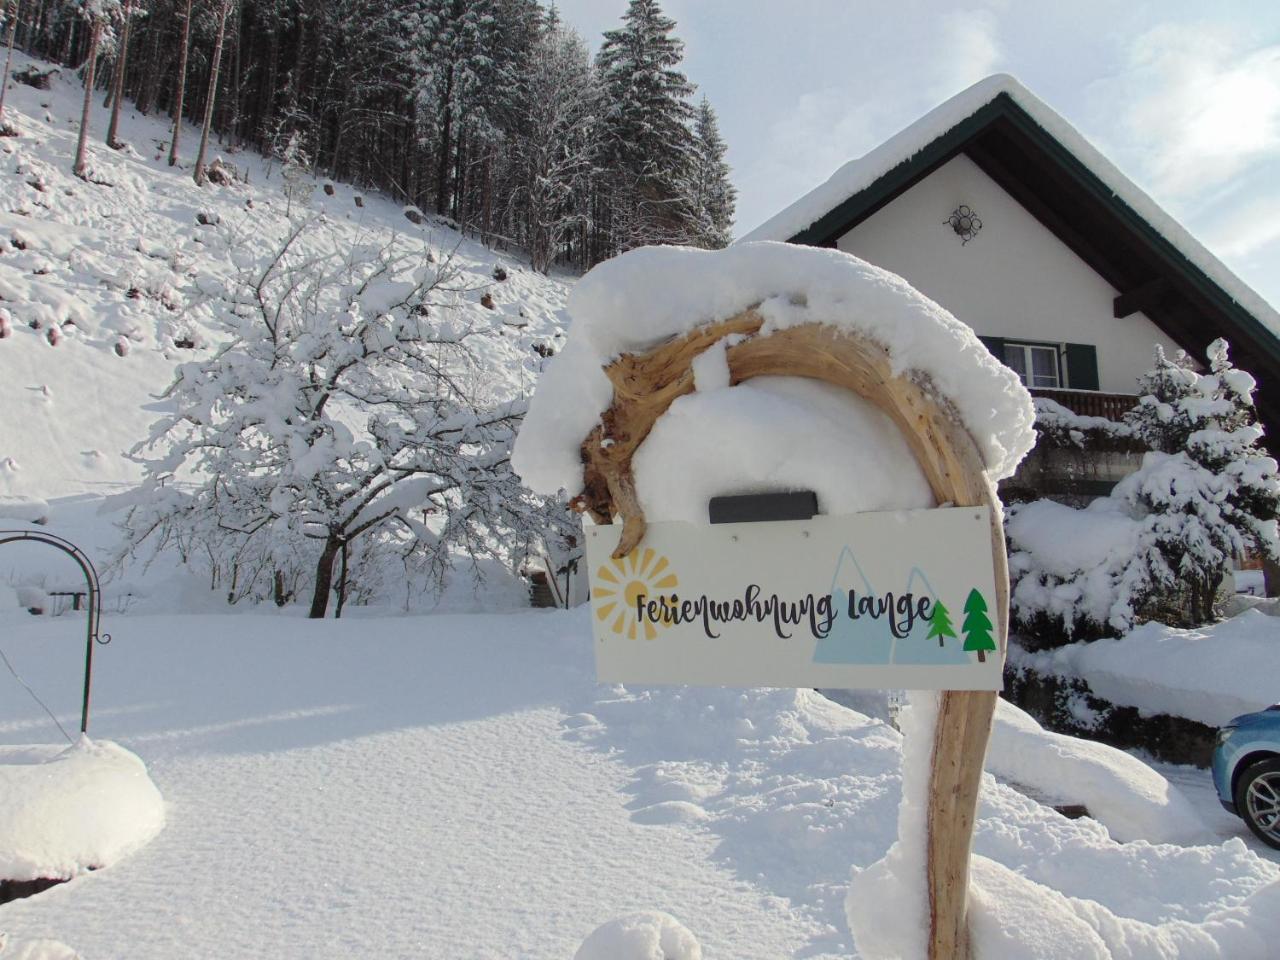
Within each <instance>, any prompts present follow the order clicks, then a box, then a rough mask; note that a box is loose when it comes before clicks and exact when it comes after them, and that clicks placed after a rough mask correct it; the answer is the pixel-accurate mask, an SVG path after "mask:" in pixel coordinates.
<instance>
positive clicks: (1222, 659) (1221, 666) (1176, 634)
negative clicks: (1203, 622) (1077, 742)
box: [1010, 610, 1280, 727]
mask: <svg viewBox="0 0 1280 960" xmlns="http://www.w3.org/2000/svg"><path fill="white" fill-rule="evenodd" d="M1010 660H1011V662H1012V663H1013V665H1014V666H1026V667H1030V668H1032V669H1034V670H1036V671H1037V672H1039V673H1052V674H1060V675H1062V676H1067V677H1074V678H1078V679H1081V680H1084V681H1086V682H1087V683H1088V684H1089V687H1090V688H1091V689H1092V690H1093V692H1094V693H1096V694H1097V695H1098V696H1099V697H1102V698H1104V699H1106V700H1110V701H1111V702H1112V703H1116V704H1123V705H1125V706H1130V707H1136V708H1137V709H1138V712H1139V713H1141V714H1143V715H1144V716H1151V715H1154V714H1161V713H1168V714H1173V715H1174V716H1179V717H1185V718H1187V719H1189V720H1196V721H1198V722H1200V723H1203V724H1206V725H1208V726H1211V727H1218V726H1221V725H1222V724H1224V723H1226V722H1227V721H1228V720H1230V719H1231V718H1233V717H1237V716H1239V715H1240V714H1242V713H1252V712H1253V711H1255V710H1261V709H1263V708H1264V707H1267V706H1270V705H1271V704H1273V703H1276V702H1280V628H1277V625H1276V620H1275V618H1274V617H1269V616H1267V615H1266V614H1264V613H1262V612H1261V611H1258V610H1245V611H1244V612H1243V613H1240V614H1239V615H1237V616H1235V617H1232V618H1231V619H1229V620H1223V621H1221V622H1219V623H1215V624H1210V625H1209V626H1206V627H1199V628H1196V629H1191V630H1180V629H1178V628H1176V627H1167V626H1164V625H1163V624H1159V623H1144V624H1142V625H1141V626H1139V627H1136V628H1135V629H1134V630H1133V631H1132V632H1131V633H1129V634H1128V635H1127V636H1124V637H1122V638H1119V639H1107V640H1097V641H1094V642H1092V643H1073V644H1071V645H1069V646H1065V647H1059V648H1057V649H1056V650H1049V651H1044V652H1040V653H1029V652H1027V651H1024V650H1020V649H1018V648H1017V647H1016V645H1014V644H1011V645H1010Z"/></svg>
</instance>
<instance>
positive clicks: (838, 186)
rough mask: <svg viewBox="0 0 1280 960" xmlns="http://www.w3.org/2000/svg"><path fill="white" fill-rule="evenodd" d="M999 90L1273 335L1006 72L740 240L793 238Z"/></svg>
mask: <svg viewBox="0 0 1280 960" xmlns="http://www.w3.org/2000/svg"><path fill="white" fill-rule="evenodd" d="M1001 95H1005V96H1007V97H1008V98H1009V99H1011V100H1012V101H1013V102H1014V103H1015V104H1016V105H1017V106H1018V107H1020V108H1021V109H1022V110H1023V111H1024V112H1025V113H1026V114H1027V115H1028V116H1029V117H1030V118H1031V119H1032V120H1033V121H1034V122H1035V123H1036V124H1038V125H1039V126H1040V127H1041V128H1042V129H1043V130H1044V131H1045V132H1046V133H1048V134H1049V135H1050V136H1051V137H1053V139H1055V140H1056V141H1057V142H1058V143H1059V144H1061V146H1062V147H1064V148H1065V149H1066V150H1067V151H1068V152H1070V153H1071V154H1072V155H1073V156H1074V157H1075V159H1076V160H1078V161H1079V162H1080V163H1082V164H1083V165H1084V166H1085V167H1086V168H1088V170H1089V172H1091V173H1092V174H1093V175H1094V176H1095V177H1097V178H1098V180H1100V181H1101V182H1102V183H1103V184H1104V185H1105V186H1106V188H1108V189H1109V190H1110V191H1111V192H1112V194H1113V195H1114V197H1115V198H1116V199H1118V200H1120V201H1122V202H1123V203H1124V204H1126V205H1127V206H1128V207H1130V208H1131V209H1132V210H1133V212H1134V213H1136V214H1137V215H1138V216H1139V217H1141V218H1142V219H1143V220H1145V221H1146V223H1147V225H1148V226H1150V227H1151V228H1152V229H1153V230H1155V231H1156V232H1157V233H1158V234H1159V235H1160V236H1161V237H1163V238H1164V239H1165V240H1167V241H1168V242H1169V243H1170V244H1171V245H1172V246H1173V247H1174V248H1175V249H1176V250H1177V252H1179V253H1181V254H1182V255H1183V256H1184V257H1185V258H1186V259H1187V260H1188V261H1190V263H1191V264H1193V265H1194V266H1195V267H1197V268H1198V269H1199V270H1200V271H1201V272H1202V273H1204V275H1205V276H1206V277H1207V278H1209V279H1210V280H1212V281H1213V282H1214V283H1215V284H1217V285H1218V286H1219V287H1220V288H1221V289H1222V291H1223V292H1224V293H1226V294H1227V296H1229V297H1230V298H1231V299H1232V300H1233V301H1234V302H1235V303H1236V304H1238V305H1239V306H1240V307H1242V308H1243V309H1245V310H1246V311H1248V312H1249V313H1250V314H1252V315H1253V316H1254V318H1255V319H1257V320H1258V321H1260V322H1261V323H1263V324H1264V325H1265V326H1266V327H1267V328H1268V330H1269V332H1270V333H1271V334H1272V335H1273V336H1276V335H1280V313H1277V311H1276V310H1275V308H1273V307H1272V306H1271V305H1270V304H1269V303H1267V301H1266V300H1264V299H1263V298H1262V297H1261V296H1260V295H1259V294H1258V293H1257V292H1255V291H1254V290H1253V289H1252V288H1251V287H1249V285H1248V284H1246V283H1245V282H1244V281H1243V280H1241V279H1240V278H1239V277H1237V276H1236V275H1235V274H1234V273H1232V272H1231V270H1229V269H1228V268H1227V267H1226V265H1225V264H1223V263H1222V261H1221V260H1219V259H1218V258H1217V257H1215V256H1214V255H1213V254H1212V253H1210V252H1209V251H1208V250H1207V249H1206V248H1205V246H1204V245H1203V244H1202V243H1200V241H1198V240H1197V239H1196V238H1195V237H1193V236H1192V235H1191V234H1190V233H1189V232H1187V229H1186V228H1185V227H1183V226H1182V224H1180V223H1179V222H1178V221H1177V220H1175V219H1174V218H1173V217H1172V216H1170V215H1169V214H1168V213H1167V212H1165V211H1164V210H1163V209H1162V208H1161V207H1160V205H1159V204H1157V203H1156V202H1155V201H1154V200H1152V199H1151V197H1150V196H1148V195H1147V194H1146V193H1145V192H1144V191H1143V190H1142V189H1141V188H1139V187H1138V186H1137V185H1136V184H1135V183H1134V182H1133V181H1132V180H1130V179H1129V178H1128V177H1126V176H1125V175H1124V174H1123V173H1121V172H1120V170H1119V169H1118V168H1117V167H1116V166H1115V164H1113V163H1112V162H1111V161H1110V160H1108V159H1107V158H1106V157H1105V156H1103V155H1102V153H1101V152H1100V151H1099V150H1098V149H1097V148H1096V147H1095V146H1093V144H1091V143H1090V142H1089V141H1088V140H1087V139H1086V138H1085V136H1084V135H1083V134H1081V133H1080V131H1078V130H1077V129H1076V128H1075V127H1073V126H1072V125H1071V124H1070V123H1068V122H1067V121H1066V120H1065V119H1064V118H1063V117H1062V115H1061V114H1059V113H1058V112H1057V111H1056V110H1054V109H1053V108H1052V107H1050V106H1049V105H1048V104H1046V103H1045V102H1044V101H1043V100H1041V99H1040V98H1039V97H1037V96H1036V95H1035V94H1034V93H1032V92H1031V91H1030V90H1028V89H1027V88H1026V87H1025V86H1023V84H1022V83H1021V82H1019V81H1018V80H1017V79H1016V78H1014V77H1011V76H1009V75H1008V74H995V75H994V76H990V77H987V78H986V79H985V80H980V81H978V82H977V83H975V84H974V85H973V86H971V87H969V88H968V89H967V90H964V91H962V92H961V93H958V94H957V95H956V96H954V97H952V98H951V99H950V100H948V101H946V102H945V103H943V104H941V105H940V106H937V107H935V108H934V109H933V110H930V111H929V112H928V113H926V114H925V115H924V116H923V117H921V118H920V119H919V120H917V121H916V122H915V123H913V124H911V125H910V126H908V127H906V128H905V129H904V130H902V131H901V132H899V133H898V134H896V135H894V136H893V137H890V138H889V139H888V140H886V141H885V142H884V143H882V144H880V146H878V147H876V148H875V149H874V150H871V151H870V152H869V153H866V154H864V155H863V156H861V157H858V158H857V159H855V160H850V161H849V162H848V163H846V164H845V165H844V166H842V167H841V168H840V169H838V170H837V171H836V172H835V173H834V174H832V175H831V177H830V178H829V179H828V180H827V181H826V183H823V184H821V185H819V186H817V187H815V188H814V189H813V190H810V191H809V192H808V193H806V194H805V195H804V196H802V197H800V198H799V199H798V200H796V201H795V203H793V204H791V205H790V206H788V207H786V208H785V209H783V210H781V211H780V212H778V213H777V214H775V215H774V216H772V217H770V218H769V219H768V220H766V221H765V222H764V223H762V224H761V225H760V226H758V227H756V228H755V229H754V230H752V231H750V232H749V233H747V234H746V235H745V236H743V237H742V238H741V240H740V241H739V242H744V241H754V240H795V239H797V237H798V235H800V234H802V233H804V232H805V231H806V230H808V229H809V228H810V227H813V226H814V225H815V224H817V223H818V221H820V220H821V219H822V218H823V217H825V216H827V215H828V214H830V213H831V212H832V211H833V210H835V209H836V208H837V207H839V206H840V205H841V204H843V203H845V202H846V201H848V200H850V199H851V198H853V197H854V196H856V195H857V194H859V193H861V192H862V191H864V190H866V189H868V188H869V187H871V186H872V185H874V184H875V183H876V182H877V181H878V180H880V179H881V178H882V177H884V176H885V175H886V174H887V173H889V172H890V171H891V170H893V169H894V168H895V167H897V166H899V165H900V164H903V163H907V162H909V161H911V160H912V159H913V158H915V157H916V156H917V155H918V154H920V153H921V151H923V150H925V148H927V147H928V146H930V145H931V144H932V143H934V142H935V141H936V140H938V139H939V138H940V137H943V136H945V135H946V134H948V133H950V132H951V131H952V130H954V129H955V128H956V127H958V126H959V125H961V124H962V123H964V122H965V121H966V120H968V119H969V118H970V117H972V116H973V115H974V114H975V113H977V112H978V111H979V110H981V109H982V108H983V107H985V106H987V105H988V104H990V103H992V102H993V101H995V100H996V99H997V98H998V97H1000V96H1001Z"/></svg>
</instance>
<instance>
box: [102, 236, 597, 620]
mask: <svg viewBox="0 0 1280 960" xmlns="http://www.w3.org/2000/svg"><path fill="white" fill-rule="evenodd" d="M433 259H434V258H429V257H428V256H427V255H426V254H425V252H424V253H422V254H421V255H407V254H404V253H400V252H396V251H395V250H393V249H392V248H391V247H390V246H382V247H372V248H370V247H367V246H362V245H359V244H357V245H356V246H355V247H354V248H352V247H351V245H350V244H349V243H346V242H343V241H341V240H340V238H339V236H338V234H337V233H335V232H332V231H331V230H330V229H328V228H327V226H326V225H325V223H324V221H323V220H318V221H311V222H310V223H303V224H298V225H296V226H295V227H294V229H293V230H292V232H291V233H290V235H289V236H288V238H287V239H286V240H285V241H284V242H283V244H282V245H281V246H280V247H279V248H278V249H276V250H275V251H274V253H273V254H272V255H271V256H269V257H267V258H266V260H265V262H264V261H261V260H255V259H254V257H253V255H252V254H249V253H247V254H246V255H245V257H244V266H243V269H242V270H241V272H240V273H239V274H238V275H237V276H235V277H233V278H232V279H231V280H230V281H229V282H228V283H227V284H226V286H225V289H220V290H217V291H215V292H214V293H213V294H212V295H211V298H210V305H211V307H212V308H213V312H214V313H215V315H216V316H217V317H218V319H219V321H220V322H221V323H222V324H223V325H224V326H225V329H226V333H227V335H228V338H229V339H228V342H227V343H226V344H225V346H223V347H222V348H221V349H220V350H218V352H217V353H216V354H215V355H214V356H213V357H211V358H210V359H207V360H204V361H198V362H192V363H185V364H182V365H180V366H179V368H178V373H177V378H176V380H175V381H174V383H173V384H172V385H171V386H170V387H169V389H168V391H167V393H166V394H165V396H166V397H167V398H168V400H169V401H170V402H171V403H172V405H173V408H174V412H172V413H171V414H168V415H166V416H165V417H163V418H162V419H160V420H159V421H158V422H157V423H156V424H155V425H154V427H153V428H152V432H151V436H150V438H149V439H148V440H146V441H144V442H143V443H141V444H139V445H138V446H137V447H135V448H134V450H133V451H132V453H131V456H132V457H133V458H134V459H135V460H136V461H137V462H139V463H142V464H143V465H144V468H145V471H146V480H145V486H144V489H143V491H142V494H141V495H140V496H139V497H138V500H137V502H136V504H135V506H133V507H132V509H131V510H130V511H129V514H128V516H127V519H126V521H125V524H124V528H125V532H126V547H125V551H124V554H123V555H122V557H121V559H122V560H123V559H124V558H125V557H127V556H131V555H134V554H136V553H137V552H139V551H140V549H141V548H142V547H143V545H144V544H146V545H149V546H150V547H151V548H152V550H153V553H152V556H154V555H155V553H156V552H158V551H159V550H161V549H163V548H166V547H169V548H173V549H174V550H176V552H177V554H178V556H179V557H180V558H181V559H182V560H183V561H184V562H186V563H188V564H192V565H196V566H201V567H204V568H206V569H207V570H208V571H209V573H210V575H211V581H212V584H213V586H215V587H217V588H219V589H222V590H225V591H226V594H227V596H228V598H229V600H231V601H232V602H234V601H236V600H239V599H242V598H246V597H248V598H254V599H264V598H266V597H273V598H274V599H275V600H276V602H277V603H280V604H284V603H286V602H289V601H290V600H291V599H293V598H294V597H295V596H299V595H301V594H302V592H303V591H306V590H308V589H309V590H310V592H311V616H313V617H322V616H324V615H325V612H326V610H327V609H328V606H329V598H330V592H331V586H332V584H333V583H334V579H335V574H336V577H337V589H338V612H339V613H340V612H341V606H342V603H343V602H344V600H345V599H346V598H347V584H348V583H349V582H350V580H351V578H352V576H353V574H354V575H358V574H359V571H360V570H361V569H364V570H368V569H370V568H372V567H376V566H377V565H378V564H379V563H381V562H384V561H389V562H392V563H395V562H399V563H402V564H403V565H404V568H405V570H406V572H407V573H410V574H423V573H425V574H427V575H429V576H431V577H432V578H433V579H434V580H435V581H436V582H437V583H438V582H440V581H442V580H443V577H444V575H445V573H446V572H447V570H448V569H449V567H450V566H451V564H452V563H453V561H454V558H455V557H456V556H459V555H461V556H466V557H469V558H470V560H471V561H472V564H471V565H472V569H473V571H474V572H475V573H476V575H477V576H478V575H479V573H478V571H479V569H480V568H479V561H480V560H482V559H485V558H494V559H500V560H503V561H507V562H511V563H515V562H518V561H519V560H522V559H523V555H524V554H523V553H522V552H521V551H522V549H523V550H524V551H525V552H527V551H528V550H529V549H530V547H531V546H532V545H533V544H534V543H536V542H537V541H539V540H541V539H542V538H543V537H545V536H548V535H553V534H554V533H555V532H556V531H559V532H560V533H562V534H563V535H564V536H566V537H571V536H572V535H573V534H572V530H571V529H570V526H569V524H570V521H569V520H568V515H567V514H566V513H565V512H564V511H563V510H562V509H559V508H556V507H555V506H554V504H552V503H551V502H550V501H547V500H543V499H540V498H535V497H533V496H532V495H530V494H529V493H528V491H526V490H525V489H524V488H523V487H521V485H520V482H519V481H518V480H517V479H516V477H515V475H514V474H513V473H512V472H511V469H510V467H509V463H508V460H509V455H510V454H509V450H510V445H511V442H512V440H513V438H514V436H515V430H516V428H517V426H518V425H519V423H520V420H521V418H522V416H523V414H524V409H525V406H524V402H523V401H521V400H516V401H508V402H501V403H493V404H488V405H486V404H482V403H480V402H478V401H477V400H476V399H475V397H476V395H477V393H478V391H473V390H472V389H471V384H472V382H473V381H477V382H478V381H480V379H481V376H480V373H479V371H478V370H477V369H476V366H477V364H476V361H475V358H474V355H473V352H472V347H471V345H472V343H473V341H474V339H475V338H478V337H486V336H499V335H500V334H499V333H498V332H496V331H495V330H493V329H491V328H487V327H486V328H484V329H480V328H477V327H475V326H472V325H469V324H467V323H464V322H463V321H461V320H460V319H459V317H461V316H464V314H463V312H462V311H461V310H460V309H458V307H459V304H460V301H461V297H462V294H463V293H465V291H463V290H461V289H460V288H459V286H458V279H457V275H456V272H455V271H454V270H453V269H452V268H451V266H450V263H449V262H448V260H447V259H446V260H444V261H442V262H438V263H437V262H431V261H432V260H433Z"/></svg>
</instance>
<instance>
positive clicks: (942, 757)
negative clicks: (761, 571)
mask: <svg viewBox="0 0 1280 960" xmlns="http://www.w3.org/2000/svg"><path fill="white" fill-rule="evenodd" d="M762 323H763V317H761V316H760V314H759V313H758V312H757V311H756V310H755V308H750V309H747V310H745V311H743V312H742V313H740V314H737V315H735V316H733V317H730V318H729V319H727V320H723V321H720V322H718V323H714V324H709V325H707V326H704V327H700V328H698V329H696V330H693V331H690V332H689V333H687V334H685V335H684V336H681V337H677V338H674V339H672V340H668V341H666V342H664V343H662V344H659V345H658V346H657V347H655V348H653V349H652V350H650V351H648V352H646V353H643V354H623V355H622V356H620V357H619V358H618V359H617V360H615V361H613V362H612V363H611V364H610V365H609V366H608V367H606V368H605V373H606V374H607V375H608V377H609V380H610V381H611V382H612V383H613V387H614V395H613V402H612V403H611V405H610V406H609V409H608V410H606V411H605V412H604V414H603V415H602V416H601V423H600V426H598V427H597V428H596V429H595V430H593V431H592V432H591V433H590V434H589V435H588V436H587V437H586V439H585V440H584V441H583V443H582V461H583V465H584V468H583V480H584V484H583V493H582V495H581V496H579V497H578V498H577V500H575V501H574V507H575V509H578V510H580V511H583V512H587V513H590V514H591V515H592V517H593V518H595V519H596V520H597V521H598V522H601V523H612V522H613V519H614V517H615V516H620V517H621V518H622V521H623V532H622V536H621V538H620V539H619V542H618V547H617V550H616V551H615V552H614V556H615V557H623V556H626V555H627V554H628V553H630V552H631V551H632V550H633V549H635V547H636V546H637V545H638V544H639V543H640V541H641V540H642V539H643V537H644V531H645V519H644V512H643V510H642V509H641V507H640V502H639V498H638V496H637V495H636V490H635V480H634V477H633V475H632V470H631V459H632V456H633V455H634V453H635V451H636V450H637V449H639V447H640V444H642V443H643V442H644V440H645V438H646V437H647V436H648V435H649V431H650V430H651V429H652V428H653V425H654V423H656V422H657V420H658V418H659V417H660V416H662V414H663V413H665V412H666V410H667V408H668V407H670V406H671V404H672V402H674V401H675V400H676V398H678V397H680V396H683V395H684V394H687V393H691V392H692V391H693V389H694V383H693V371H692V363H693V360H694V358H695V357H697V356H698V355H699V354H701V353H702V352H703V351H704V350H706V349H707V348H708V347H710V346H711V345H712V344H714V343H716V342H717V341H719V340H721V339H722V338H724V337H726V336H729V335H731V334H737V335H739V336H740V337H743V338H744V339H742V340H740V341H739V342H737V343H735V344H734V345H732V346H730V347H728V349H727V350H726V352H725V355H726V359H727V360H728V364H729V373H730V382H731V383H734V384H737V383H741V382H742V381H744V380H749V379H751V378H752V377H758V376H766V375H781V376H799V377H810V378H812V379H816V380H823V381H825V382H827V383H831V384H834V385H836V386H840V387H845V388H846V389H849V390H852V391H853V392H854V393H856V394H858V395H859V396H861V397H863V398H864V399H866V400H869V401H870V402H872V403H874V404H875V405H876V406H877V407H879V408H880V409H881V410H882V411H883V412H884V413H885V414H887V415H888V416H889V417H890V418H891V419H892V420H893V421H894V423H895V424H897V426H898V428H899V429H900V430H901V431H902V434H903V436H904V437H905V438H906V440H907V443H908V444H909V446H910V447H911V450H912V452H913V453H914V454H915V457H916V460H917V461H918V462H919V464H920V467H921V469H922V471H923V472H924V475H925V477H926V479H927V480H928V482H929V486H930V488H931V489H932V491H933V495H934V499H935V500H937V502H938V503H950V504H953V505H955V506H961V507H965V506H983V505H989V506H991V508H992V511H991V517H992V529H991V550H992V556H993V557H994V559H995V574H996V577H995V579H996V593H997V597H996V607H995V610H994V612H995V614H996V617H997V621H996V625H997V627H998V631H999V643H1000V653H1001V656H1003V654H1004V650H1005V644H1006V642H1007V638H1008V629H1009V576H1008V565H1007V559H1006V556H1005V545H1004V531H1003V528H1002V526H1001V521H1000V508H999V503H998V501H997V500H996V495H995V491H994V489H993V488H992V485H991V483H990V481H989V480H988V479H987V476H986V473H985V471H984V469H983V463H982V457H981V455H980V454H979V451H978V448H977V445H976V444H975V443H974V441H973V438H972V437H971V436H970V435H969V433H968V431H967V430H966V428H965V427H964V425H963V424H962V423H961V422H960V419H959V415H958V414H957V413H956V412H955V411H954V410H953V409H952V408H950V407H949V406H948V405H946V402H945V401H943V400H940V399H939V398H938V397H936V396H934V395H933V394H932V393H930V392H928V391H926V390H925V389H924V388H923V387H922V386H921V385H920V384H919V383H917V382H916V381H915V380H913V379H911V377H910V376H909V375H901V374H897V373H895V372H894V370H893V366H892V364H891V362H890V357H889V354H888V352H887V351H886V350H885V349H884V347H882V346H880V345H879V344H877V343H874V342H872V341H869V340H865V339H862V338H859V337H857V336H855V335H853V334H851V333H849V332H847V331H844V330H840V329H838V328H835V327H830V326H826V325H823V324H805V325H802V326H797V327H792V328H789V329H785V330H778V331H774V332H772V333H769V334H767V335H763V336H761V335H759V330H760V328H761V325H762ZM606 441H608V442H606ZM996 696H997V695H996V694H995V693H994V692H991V691H953V690H948V691H944V692H943V693H942V694H941V698H940V704H939V710H938V720H937V726H936V727H935V729H934V734H933V750H932V759H931V766H930V777H929V800H928V810H927V814H926V817H927V829H928V838H927V851H928V853H927V857H928V861H927V865H926V870H927V877H928V897H929V954H928V956H929V960H969V957H970V955H971V951H970V944H969V930H968V923H967V916H966V914H967V910H968V888H969V857H970V853H971V851H972V845H973V827H974V820H975V817H976V814H977V808H978V789H979V786H980V784H981V782H982V767H983V762H984V760H985V757H986V749H987V741H988V740H989V739H990V736H991V723H992V719H993V717H994V715H995V708H996Z"/></svg>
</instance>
